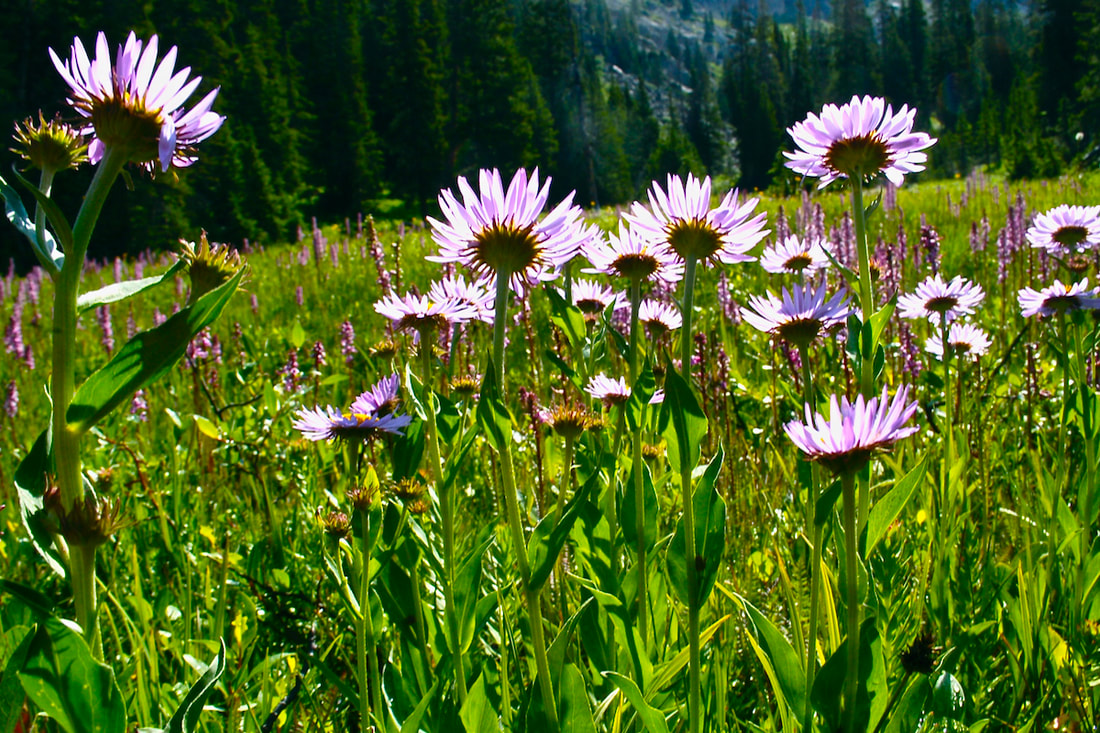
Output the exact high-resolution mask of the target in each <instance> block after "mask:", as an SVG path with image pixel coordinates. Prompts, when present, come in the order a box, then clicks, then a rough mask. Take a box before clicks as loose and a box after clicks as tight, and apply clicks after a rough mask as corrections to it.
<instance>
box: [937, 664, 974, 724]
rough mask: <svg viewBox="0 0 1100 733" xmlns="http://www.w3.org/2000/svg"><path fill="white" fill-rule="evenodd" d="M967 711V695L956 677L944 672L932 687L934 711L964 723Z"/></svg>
mask: <svg viewBox="0 0 1100 733" xmlns="http://www.w3.org/2000/svg"><path fill="white" fill-rule="evenodd" d="M965 710H966V693H965V692H963V686H962V685H961V684H960V683H959V681H958V680H957V679H955V677H954V676H953V675H951V674H949V673H947V672H944V673H943V674H941V675H940V676H939V677H938V678H937V679H936V684H935V685H934V686H933V687H932V711H933V712H935V714H936V715H940V716H943V717H945V718H948V719H949V720H958V721H960V722H961V721H962V717H963V712H965Z"/></svg>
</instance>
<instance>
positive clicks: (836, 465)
mask: <svg viewBox="0 0 1100 733" xmlns="http://www.w3.org/2000/svg"><path fill="white" fill-rule="evenodd" d="M888 398H889V395H888V394H887V392H886V388H885V387H883V388H882V396H881V397H872V398H871V399H870V400H867V401H864V399H863V395H860V396H859V397H857V398H856V401H855V403H851V402H848V398H847V397H845V396H841V397H840V399H839V400H838V399H837V396H836V395H833V396H832V399H831V400H830V402H829V418H828V419H825V417H823V416H822V415H821V413H819V412H813V413H811V409H812V408H811V407H810V406H809V405H806V419H805V421H802V420H797V419H796V420H791V421H790V422H789V423H787V424H786V425H784V426H783V430H784V432H786V433H787V437H789V438H790V439H791V440H792V441H793V442H794V444H795V445H796V446H798V449H799V450H801V451H802V452H803V453H805V454H806V455H807V456H808V457H809V459H810V460H812V461H817V462H818V463H820V464H822V465H823V466H825V467H826V468H828V469H829V470H830V471H832V472H833V473H834V474H841V473H855V472H856V471H858V470H860V469H861V468H863V466H865V465H866V464H867V462H868V461H869V460H871V455H872V454H874V453H875V452H877V451H881V450H884V449H886V448H889V447H890V446H892V445H893V444H894V443H895V442H897V441H899V440H901V439H902V438H906V437H908V436H910V435H912V434H913V433H915V432H917V430H919V428H917V427H915V426H909V427H906V426H905V423H907V422H908V421H909V419H910V418H911V417H913V415H914V414H915V413H916V411H917V402H916V401H915V400H914V401H912V402H910V401H909V399H908V398H909V388H908V387H906V386H904V385H903V386H902V387H900V388H899V389H898V391H897V394H895V395H894V399H893V400H890V399H888Z"/></svg>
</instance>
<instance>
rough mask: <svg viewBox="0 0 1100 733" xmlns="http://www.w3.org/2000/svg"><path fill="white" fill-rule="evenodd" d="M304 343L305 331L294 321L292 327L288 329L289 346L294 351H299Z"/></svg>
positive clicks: (298, 322) (299, 323)
mask: <svg viewBox="0 0 1100 733" xmlns="http://www.w3.org/2000/svg"><path fill="white" fill-rule="evenodd" d="M305 342H306V330H305V329H304V328H302V322H301V321H298V320H295V321H294V325H293V326H291V327H290V345H291V346H293V347H294V348H295V349H300V348H302V344H304V343H305Z"/></svg>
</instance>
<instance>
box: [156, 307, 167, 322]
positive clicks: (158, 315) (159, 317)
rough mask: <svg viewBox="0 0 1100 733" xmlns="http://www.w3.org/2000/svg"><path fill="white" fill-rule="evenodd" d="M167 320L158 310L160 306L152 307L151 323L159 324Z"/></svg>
mask: <svg viewBox="0 0 1100 733" xmlns="http://www.w3.org/2000/svg"><path fill="white" fill-rule="evenodd" d="M167 320H168V317H167V316H165V315H164V314H163V313H161V312H160V308H153V325H154V326H159V325H160V324H162V323H164V322H165V321H167Z"/></svg>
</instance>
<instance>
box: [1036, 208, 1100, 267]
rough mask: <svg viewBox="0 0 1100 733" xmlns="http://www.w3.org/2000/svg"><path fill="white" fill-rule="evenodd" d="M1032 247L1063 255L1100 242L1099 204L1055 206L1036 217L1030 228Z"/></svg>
mask: <svg viewBox="0 0 1100 733" xmlns="http://www.w3.org/2000/svg"><path fill="white" fill-rule="evenodd" d="M1027 241H1028V242H1030V243H1031V246H1032V247H1038V248H1039V249H1045V250H1046V251H1047V252H1049V253H1050V254H1052V255H1056V256H1063V255H1070V254H1075V253H1077V252H1080V251H1082V250H1090V249H1095V248H1096V247H1097V245H1100V206H1067V205H1062V206H1056V207H1054V208H1053V209H1051V210H1050V211H1047V212H1045V213H1042V214H1039V215H1038V216H1036V217H1035V221H1034V222H1033V223H1032V225H1031V228H1030V229H1028V230H1027Z"/></svg>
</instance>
